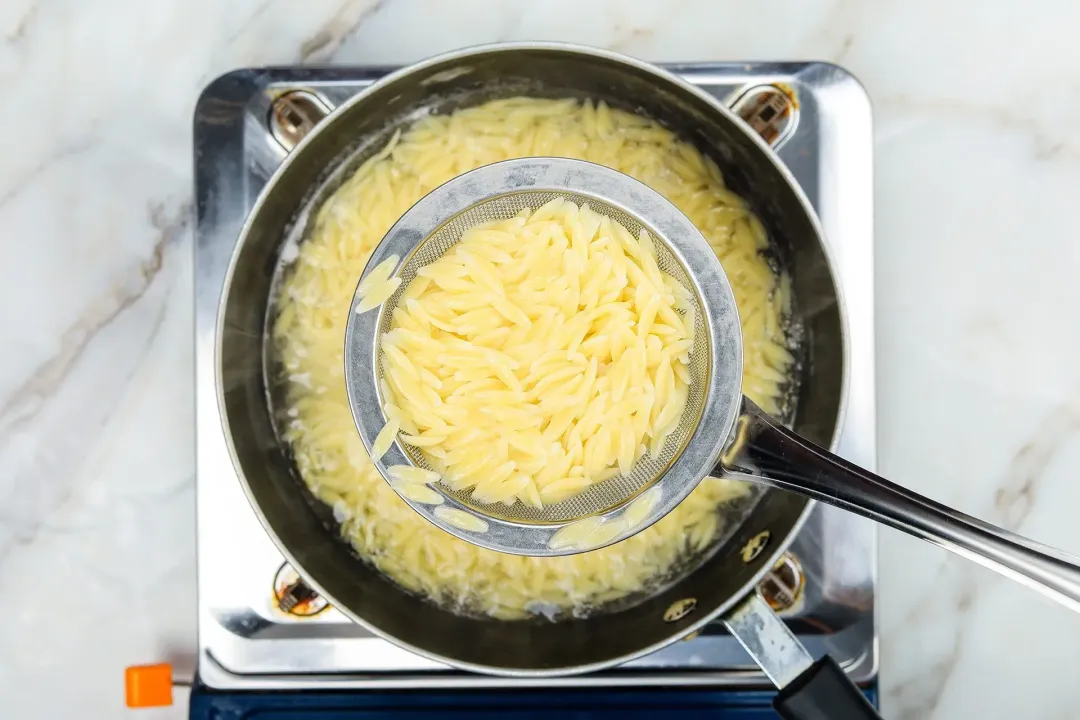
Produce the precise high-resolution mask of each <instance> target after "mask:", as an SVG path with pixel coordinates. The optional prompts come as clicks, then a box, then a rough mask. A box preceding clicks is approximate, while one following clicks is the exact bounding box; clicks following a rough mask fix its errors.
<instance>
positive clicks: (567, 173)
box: [345, 158, 742, 555]
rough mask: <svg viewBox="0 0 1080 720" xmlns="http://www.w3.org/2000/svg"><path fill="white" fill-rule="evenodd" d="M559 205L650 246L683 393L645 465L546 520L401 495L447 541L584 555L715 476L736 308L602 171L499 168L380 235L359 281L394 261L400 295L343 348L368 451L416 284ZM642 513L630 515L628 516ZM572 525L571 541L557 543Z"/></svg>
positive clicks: (647, 203)
mask: <svg viewBox="0 0 1080 720" xmlns="http://www.w3.org/2000/svg"><path fill="white" fill-rule="evenodd" d="M556 197H562V198H565V199H567V200H570V201H572V202H574V203H576V204H578V205H581V204H587V205H589V207H590V208H592V209H593V210H594V211H596V212H598V213H600V214H602V215H607V216H608V217H610V218H612V219H613V220H616V221H618V222H619V223H621V224H622V225H623V226H624V227H626V229H627V230H629V231H630V233H631V234H632V235H634V236H635V237H636V236H637V234H638V232H639V231H640V230H641V229H645V230H647V231H648V232H649V233H650V234H651V235H652V236H653V238H655V239H656V243H655V246H656V254H657V261H658V264H659V266H660V268H661V269H662V270H663V271H664V272H666V273H668V274H669V275H671V276H672V277H673V278H674V279H675V280H677V281H678V282H680V283H681V284H682V285H683V286H684V287H685V288H686V289H687V290H689V291H690V296H691V298H692V303H691V304H692V309H691V312H693V313H694V316H695V317H694V322H695V333H694V335H695V345H694V349H693V352H692V353H691V355H690V365H689V370H690V374H691V377H692V383H691V385H690V388H689V395H688V398H687V403H686V409H685V410H684V412H683V414H682V417H681V419H680V422H679V424H678V427H677V429H676V430H675V432H674V433H672V435H671V436H669V437H668V439H667V441H666V443H665V444H664V447H663V450H662V452H661V453H660V455H659V456H658V457H657V458H655V459H653V458H651V457H650V455H649V454H646V455H645V456H644V457H642V458H641V459H640V460H639V461H638V462H637V463H635V465H634V468H633V470H632V472H631V473H630V474H629V475H627V476H621V475H616V476H615V477H612V478H610V479H608V480H605V481H603V482H600V483H597V484H595V485H592V486H590V487H589V488H587V489H586V490H585V491H583V492H582V493H580V494H578V495H576V496H574V497H571V498H569V499H567V500H564V501H562V502H559V503H555V504H551V505H545V507H544V508H543V509H536V508H533V507H531V506H528V505H526V504H524V503H521V502H516V503H514V504H513V505H506V504H504V503H491V504H485V503H481V502H478V501H476V500H474V499H473V498H472V497H471V496H470V493H471V490H461V491H454V490H451V489H450V488H449V487H447V486H445V485H443V484H438V485H434V486H433V487H434V488H435V489H436V490H437V491H438V493H439V495H440V496H441V502H439V503H437V504H433V503H424V502H418V501H417V500H414V499H411V498H408V497H405V496H404V495H402V499H404V500H405V502H407V503H408V504H409V505H411V506H412V507H413V509H414V510H416V511H417V512H419V513H420V514H422V515H423V516H424V517H426V518H427V519H428V520H430V521H431V522H433V523H435V524H436V525H438V526H439V527H441V528H443V529H444V530H446V531H447V532H450V533H452V534H454V535H456V536H458V537H460V538H462V539H464V540H467V541H469V542H472V543H474V544H477V545H480V546H483V547H487V548H490V549H493V550H498V551H501V552H507V553H514V554H521V555H562V554H569V553H574V552H581V551H584V550H591V549H595V548H597V547H602V546H604V545H608V544H611V543H613V542H617V541H619V540H622V539H624V538H626V537H628V536H630V535H632V534H634V533H636V532H639V531H640V530H642V529H644V528H646V527H648V526H649V525H651V524H652V523H654V522H656V521H657V520H659V519H660V518H662V517H663V516H664V515H665V514H667V513H668V512H669V511H670V510H672V509H673V508H674V507H675V506H676V505H678V504H679V502H681V501H682V500H683V499H684V498H685V497H686V496H687V495H688V494H689V493H690V492H691V491H692V490H693V489H694V487H695V486H696V485H697V483H698V482H700V481H701V479H702V478H704V477H705V476H706V475H708V474H709V473H710V472H711V471H712V469H713V467H714V465H715V461H716V458H717V456H718V455H719V453H720V451H721V449H722V448H723V446H724V444H725V442H726V441H727V439H728V429H729V428H730V427H731V425H732V422H733V419H734V417H735V415H736V413H737V412H738V410H739V407H740V401H741V397H742V396H741V378H742V336H741V329H740V324H739V317H738V312H737V310H736V307H735V298H734V296H733V295H732V292H731V287H730V285H729V284H728V281H727V277H726V276H725V274H724V271H723V269H722V268H721V267H720V262H719V261H718V260H717V258H716V255H715V254H714V253H713V251H712V250H711V249H710V247H709V245H708V244H707V243H706V241H705V239H704V238H703V237H702V236H701V233H700V232H699V231H698V230H697V228H696V227H694V225H693V224H692V223H691V222H690V221H689V219H687V218H686V216H685V215H683V214H682V213H681V212H680V211H679V210H678V209H677V208H676V207H675V206H674V205H672V204H671V203H670V202H668V201H667V200H666V199H665V198H663V197H662V196H661V195H660V194H659V193H657V192H655V191H654V190H652V189H650V188H649V187H647V186H645V185H643V184H642V183H640V182H638V181H637V180H634V179H633V178H631V177H629V176H627V175H624V174H622V173H619V172H616V171H614V170H611V169H608V168H605V167H602V166H599V165H595V164H592V163H588V162H583V161H580V160H569V159H562V158H526V159H521V160H509V161H506V162H500V163H495V164H493V165H488V166H485V167H482V168H480V169H478V170H474V171H472V172H469V173H466V174H464V175H461V176H459V177H457V178H455V179H454V180H451V181H450V182H448V183H446V184H445V185H442V186H441V187H439V188H437V189H436V190H434V191H433V192H431V193H430V194H428V195H427V196H426V197H424V198H423V199H422V200H420V202H418V203H417V204H416V205H414V206H413V207H412V208H411V209H410V210H409V211H408V212H407V213H405V215H404V216H402V218H401V219H400V220H399V221H398V222H397V223H396V224H395V225H394V227H393V228H391V229H390V232H389V233H387V235H386V237H385V238H383V240H382V242H381V243H380V244H379V246H378V247H377V248H376V250H375V252H374V253H373V254H372V256H371V259H370V260H369V262H368V266H367V269H366V270H365V273H364V274H365V276H366V275H367V273H368V272H370V271H371V269H372V268H374V267H375V266H376V265H378V264H379V263H380V262H382V261H383V260H385V259H386V258H388V257H390V256H393V255H396V256H398V257H399V258H402V261H401V263H400V264H399V265H398V267H397V269H396V271H395V273H394V274H395V275H396V276H398V277H400V278H401V281H402V282H401V285H400V287H399V288H398V290H397V292H395V294H394V295H393V296H391V297H390V298H389V299H388V300H387V301H386V302H385V303H383V305H382V306H381V307H380V308H379V309H378V310H377V311H376V310H371V311H369V312H366V313H363V314H358V313H356V312H350V314H349V321H348V328H347V331H346V336H345V377H346V384H347V388H348V396H349V403H350V406H351V409H352V413H353V417H354V419H355V421H356V425H357V428H358V429H359V431H360V436H361V437H362V439H363V441H364V444H365V445H366V446H367V448H368V450H369V451H370V449H371V447H372V444H373V443H374V441H375V438H376V436H377V435H378V433H379V431H380V430H381V429H382V427H383V426H384V425H385V424H386V422H387V417H386V415H385V414H384V412H383V410H382V407H383V402H384V398H383V397H382V391H381V382H380V380H381V377H382V367H381V362H380V355H381V352H380V347H379V341H380V338H381V336H382V334H383V333H385V332H387V331H389V329H390V323H391V315H392V312H393V309H394V307H395V306H396V305H397V303H398V302H399V300H400V298H401V296H402V294H403V293H404V291H405V288H406V287H407V286H408V284H409V283H410V282H411V281H412V279H413V278H414V277H415V276H416V272H417V270H418V269H419V268H420V267H422V266H424V265H427V264H429V263H431V262H433V261H435V260H436V259H437V258H439V257H440V256H441V255H442V254H443V253H445V252H446V251H447V250H448V249H449V248H450V247H451V246H452V245H454V244H455V243H456V242H458V240H460V239H461V236H462V234H463V233H464V232H465V231H466V230H468V229H469V228H471V227H474V226H476V225H478V224H481V223H486V222H490V221H493V220H500V219H506V218H510V217H513V216H514V215H516V214H517V213H518V212H520V211H521V210H522V209H524V208H529V209H534V210H535V209H536V208H539V207H540V206H541V205H543V204H544V203H546V202H548V201H550V200H552V199H554V198H556ZM357 302H358V300H354V307H355V305H356V303H357ZM402 464H409V465H414V466H417V467H422V468H426V469H431V468H430V467H429V466H428V464H427V462H426V460H425V458H424V455H423V453H422V451H421V450H419V449H418V448H414V447H412V446H410V445H406V444H404V443H399V442H395V443H394V444H393V446H392V447H391V448H390V450H389V451H388V452H387V453H386V454H385V455H384V456H383V457H382V458H381V460H380V461H379V462H377V463H376V467H377V468H378V469H379V472H380V473H382V474H383V477H384V478H386V477H388V476H387V470H386V469H387V468H388V467H391V466H394V465H402ZM399 494H400V493H399ZM639 499H640V501H639V502H637V504H636V507H635V512H633V513H631V514H630V515H629V516H627V514H626V512H627V509H628V508H629V507H630V506H631V505H633V504H634V503H635V501H638V500H639ZM630 518H633V524H632V525H631V522H630ZM578 523H583V524H580V525H579V524H578ZM571 525H574V526H575V528H576V530H575V529H567V530H566V531H563V529H564V528H568V526H571ZM594 526H596V528H595V529H593V527H594ZM589 529H593V530H592V531H591V532H587V530H589ZM560 531H563V532H560ZM557 534H558V535H557ZM576 536H582V537H580V538H577V539H574V538H576ZM563 539H569V540H572V541H567V542H562V540H563Z"/></svg>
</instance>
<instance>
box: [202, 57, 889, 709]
mask: <svg viewBox="0 0 1080 720" xmlns="http://www.w3.org/2000/svg"><path fill="white" fill-rule="evenodd" d="M669 69H670V70H672V71H674V72H676V73H677V74H679V75H681V76H682V77H683V78H684V79H686V80H687V81H689V82H691V83H693V84H695V85H698V86H699V87H701V88H703V89H704V90H706V91H707V92H709V93H711V94H712V95H714V96H715V97H717V98H719V99H720V100H721V101H722V102H724V103H726V104H728V105H729V106H731V107H733V109H735V110H736V112H738V113H739V114H740V115H741V116H742V117H743V119H744V120H746V121H747V122H748V123H749V124H750V125H751V127H753V128H754V129H756V130H758V132H759V133H761V134H762V136H763V137H765V138H766V139H767V140H768V141H770V142H772V143H773V144H774V146H775V147H777V148H778V152H779V155H780V157H781V159H782V160H783V161H784V162H785V163H786V164H787V166H788V167H789V168H790V169H791V171H792V172H793V173H794V175H795V177H796V178H797V179H798V181H799V183H800V184H801V185H802V188H803V190H804V191H805V192H806V194H807V196H808V197H809V198H810V201H811V202H812V203H813V205H814V207H815V208H816V209H817V212H818V214H819V215H820V218H821V221H822V223H823V225H824V228H825V232H826V237H827V238H828V242H829V246H830V249H831V252H832V255H833V258H834V260H835V267H836V270H837V272H838V275H839V277H838V280H839V284H840V286H841V289H842V291H843V293H844V301H845V305H846V311H847V316H848V321H849V327H848V330H849V333H850V335H849V338H848V340H849V344H850V353H851V354H850V357H848V359H847V360H848V365H847V368H846V370H847V380H848V383H849V388H848V390H849V396H848V402H847V409H846V415H845V417H844V418H843V419H842V423H841V426H840V440H839V444H838V445H837V448H836V449H837V452H838V453H839V454H841V455H843V456H845V457H847V458H849V459H850V460H852V461H854V462H855V463H857V464H859V465H861V466H862V467H866V468H871V469H872V468H874V466H875V399H874V292H873V272H874V265H873V217H872V204H873V195H872V180H873V177H872V159H871V149H872V130H871V113H870V103H869V99H868V97H867V95H866V93H865V91H864V90H863V88H862V86H861V85H860V84H859V83H858V81H856V80H855V79H854V78H853V77H852V76H851V75H849V74H848V73H847V72H845V71H844V70H842V69H840V68H837V67H835V66H832V65H828V64H822V63H750V64H742V63H722V64H688V65H677V66H670V67H669ZM388 71H389V69H388V68H339V69H302V68H272V69H249V70H238V71H235V72H233V73H230V74H228V75H225V76H223V77H221V78H219V79H217V80H215V81H214V82H213V83H212V84H211V85H210V86H209V87H207V88H206V90H205V91H204V92H203V95H202V97H201V98H200V100H199V103H198V107H197V109H196V112H195V120H194V134H195V194H196V207H197V213H198V227H197V233H196V245H195V303H196V308H195V309H196V312H195V316H196V318H195V319H196V338H195V339H196V397H197V414H196V422H197V438H198V449H197V462H198V464H197V476H198V605H199V655H198V672H197V679H196V683H195V691H194V692H193V695H192V705H191V707H192V710H191V712H192V716H193V717H229V718H239V717H249V716H251V715H254V714H257V713H256V711H257V710H265V709H268V708H275V709H277V710H279V711H280V709H281V708H291V709H292V710H293V711H300V712H302V713H303V715H304V716H305V717H323V715H320V714H319V713H320V712H324V713H327V715H326V716H327V717H329V716H331V715H332V716H333V717H368V716H369V715H370V714H372V713H374V714H375V715H378V714H380V713H381V712H383V711H384V710H385V709H386V708H389V707H393V708H395V709H396V710H397V711H399V712H405V713H406V714H408V713H410V712H413V713H426V712H433V711H434V710H435V709H438V711H439V712H441V713H447V712H450V713H451V714H456V713H468V714H469V715H470V716H476V715H477V714H478V713H479V714H487V713H497V714H498V715H499V716H506V715H508V714H511V712H510V709H511V708H512V709H513V710H515V711H519V712H518V714H515V715H513V716H514V717H521V716H523V715H521V714H520V711H521V708H528V710H525V711H524V712H525V713H527V714H529V716H530V717H533V716H536V717H539V714H543V713H545V712H552V711H554V710H561V711H564V712H565V711H566V710H567V709H572V710H588V709H589V708H594V709H598V708H600V707H602V708H603V709H604V710H605V711H614V710H618V711H619V712H620V715H621V716H624V717H625V716H626V715H627V714H630V715H633V714H635V712H642V713H644V712H656V711H657V710H658V709H661V708H662V709H663V711H664V712H666V713H667V714H672V713H674V714H676V715H680V714H681V713H680V710H683V711H686V710H687V708H691V709H692V708H694V707H698V708H700V707H701V703H705V704H706V705H708V707H709V712H710V715H711V716H712V717H766V716H770V715H771V713H772V711H771V709H769V707H768V702H767V698H768V697H769V695H770V694H771V693H769V692H768V691H766V690H765V688H768V687H770V684H769V682H768V679H767V678H766V677H765V675H764V674H763V673H762V672H761V671H760V670H759V669H758V667H757V666H756V665H755V664H754V663H753V662H752V661H751V659H750V657H749V656H748V655H747V654H746V653H745V651H744V650H743V649H742V648H741V647H740V646H739V644H738V643H737V642H736V641H735V639H734V638H732V637H731V636H730V635H728V634H727V633H726V632H725V630H724V629H723V627H722V626H721V625H720V624H719V623H717V624H716V625H715V626H714V627H710V628H708V629H706V631H705V632H703V633H701V634H699V635H698V636H697V637H694V638H692V639H688V640H685V641H682V642H677V643H674V644H673V645H671V646H669V647H667V648H665V649H663V650H661V651H659V652H657V653H655V654H653V655H650V656H647V657H645V658H641V659H639V660H636V661H634V662H632V663H629V664H627V665H624V666H622V667H619V668H617V669H615V670H611V671H607V672H604V673H600V674H596V675H589V676H581V677H570V678H545V679H527V678H497V677H488V676H481V675H473V674H468V673H463V672H459V671H455V670H453V669H451V668H449V667H446V666H443V665H440V664H438V663H435V662H433V661H431V660H427V659H425V658H422V657H419V656H417V655H414V654H412V653H410V652H408V651H406V650H403V649H400V648H398V647H396V646H395V645H393V644H391V643H389V642H387V641H385V640H382V639H380V638H378V637H375V636H373V635H372V634H371V633H369V632H367V631H366V630H365V629H364V628H362V627H360V626H359V625H356V624H354V623H352V622H350V621H349V620H348V619H347V618H346V617H345V616H344V615H342V614H341V613H339V612H338V611H337V610H335V609H334V608H333V607H331V606H328V605H327V603H326V601H325V600H324V599H323V598H321V597H319V596H318V595H317V594H315V593H314V592H313V591H312V590H310V589H309V588H307V587H306V586H305V585H304V584H303V582H302V581H299V580H298V578H297V575H296V573H295V572H294V571H293V570H292V568H291V567H289V566H288V565H286V564H285V562H284V559H283V557H282V556H281V554H280V553H279V552H278V550H277V548H276V547H275V546H274V544H273V542H272V541H271V540H270V538H269V537H268V536H267V534H266V532H265V531H264V530H263V528H262V526H261V525H260V524H259V521H258V520H257V518H256V516H255V513H254V512H253V511H252V509H251V507H250V506H249V505H248V502H247V500H246V498H245V497H244V493H243V491H242V489H241V486H240V482H239V481H238V480H237V477H236V473H235V470H234V469H233V465H232V462H231V461H230V458H229V454H228V450H227V448H226V444H225V439H224V437H223V435H222V426H221V418H220V416H219V414H218V405H217V393H216V390H215V386H214V382H215V381H214V353H215V351H214V333H215V324H216V319H217V311H218V303H219V300H220V294H221V289H222V280H223V278H224V274H225V269H226V267H227V265H228V263H229V258H230V256H231V254H232V251H233V247H234V245H235V243H236V240H237V236H238V234H239V231H240V227H241V225H242V223H243V222H244V219H245V217H246V216H247V214H248V211H249V209H250V208H251V207H252V204H253V203H254V201H255V198H256V196H257V195H258V193H259V191H260V190H261V189H262V187H263V185H264V184H265V183H266V181H267V179H268V178H269V177H270V175H271V174H272V173H273V171H274V170H275V168H276V167H277V166H278V165H279V164H280V163H281V161H282V160H283V159H284V158H285V156H286V155H287V152H288V150H287V148H290V147H292V146H293V145H294V144H295V142H297V141H298V140H299V138H300V137H301V136H302V135H303V134H304V132H306V130H308V129H310V126H311V124H313V123H314V122H317V121H318V119H319V118H320V117H321V114H325V112H326V109H327V107H326V106H327V105H336V104H338V103H340V102H342V101H344V100H345V99H347V98H348V97H349V96H351V95H353V94H355V93H357V92H359V91H361V90H362V89H364V88H365V87H366V86H368V85H369V84H371V83H372V82H373V81H375V80H376V79H378V78H379V77H381V76H382V75H384V74H385V73H387V72H388ZM876 558H877V532H876V527H875V526H874V525H873V524H872V523H870V522H868V521H865V520H862V519H859V518H856V517H855V516H853V515H849V514H846V513H843V512H841V511H838V510H834V509H832V508H828V507H823V506H820V505H819V506H817V507H816V508H815V509H814V511H813V514H812V515H811V517H810V520H809V522H807V524H806V525H805V527H804V529H803V530H802V531H801V533H800V535H799V536H798V538H797V539H796V541H795V543H794V544H793V545H792V547H791V550H790V552H789V553H788V554H787V555H786V556H785V557H784V559H783V560H782V561H781V563H780V564H779V565H778V566H777V567H776V569H775V570H774V571H773V573H772V574H771V575H770V576H769V577H768V578H767V579H766V580H765V581H764V582H763V583H762V585H761V587H760V588H759V592H761V593H762V595H763V597H764V598H765V599H766V600H767V601H768V602H769V603H770V605H772V606H773V607H774V609H777V610H778V611H780V612H781V614H782V616H783V617H784V618H785V619H786V620H787V622H788V623H789V626H790V627H791V629H792V630H793V631H794V632H795V633H796V634H797V635H798V637H799V639H800V640H801V641H802V643H803V644H804V645H805V646H806V648H807V649H808V650H809V651H810V653H811V654H812V655H814V656H815V657H817V656H820V655H823V654H825V653H829V654H831V655H832V656H833V657H834V658H835V659H836V660H837V661H838V662H839V663H840V664H841V665H842V666H843V667H844V668H845V669H846V670H847V672H848V673H849V674H850V675H851V676H852V677H853V678H854V679H855V680H856V681H857V682H860V683H862V684H864V685H867V686H871V687H872V686H873V684H874V681H875V679H876V675H877V658H878V654H877V633H876V623H875V613H874V597H875V592H876V587H877V578H876ZM551 687H559V688H564V689H565V690H563V691H560V692H559V693H551V692H544V691H543V689H544V688H551ZM647 687H654V688H655V689H654V690H650V691H644V690H642V689H643V688H647ZM692 687H697V688H699V690H698V691H696V692H690V689H691V688H692ZM571 688H573V690H571ZM631 688H632V689H631ZM673 688H678V690H677V691H674V690H673ZM511 689H512V690H517V692H515V693H513V694H510V695H508V694H506V693H503V692H499V691H503V690H511ZM400 690H409V691H411V692H410V693H408V694H403V693H400V692H394V691H400ZM281 691H297V692H289V693H282V692H281ZM361 691H362V692H361ZM642 693H645V697H646V699H642V697H643V695H642ZM649 693H652V694H651V695H649ZM499 698H503V700H499ZM506 698H510V699H509V700H506ZM553 698H559V700H558V703H559V706H558V707H557V708H553V707H551V706H550V704H551V703H552V702H553V700H552V699H553ZM575 698H576V699H575ZM648 698H651V699H648ZM695 698H696V699H695ZM500 703H503V704H500ZM568 703H569V704H568ZM342 708H349V710H348V711H347V713H345V714H342V712H343V711H342ZM380 708H381V709H380ZM620 708H621V709H620ZM650 708H651V710H650ZM758 712H762V713H766V714H762V715H759V714H756V713H758ZM335 713H336V714H335ZM354 713H355V714H354ZM594 714H595V713H594ZM275 717H277V715H275Z"/></svg>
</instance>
